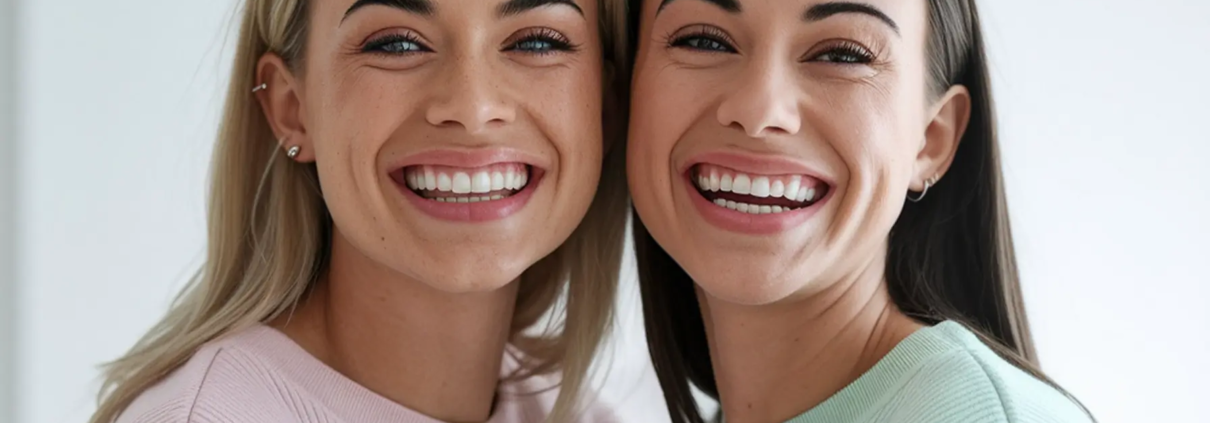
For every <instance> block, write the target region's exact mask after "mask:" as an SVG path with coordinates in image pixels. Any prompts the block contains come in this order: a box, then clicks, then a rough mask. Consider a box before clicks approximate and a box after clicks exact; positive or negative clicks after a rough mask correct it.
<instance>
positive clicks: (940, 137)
mask: <svg viewBox="0 0 1210 423" xmlns="http://www.w3.org/2000/svg"><path fill="white" fill-rule="evenodd" d="M931 116H932V119H931V120H930V121H929V123H928V127H927V128H925V130H924V144H923V145H922V146H921V148H920V152H919V153H917V155H916V176H915V179H914V180H913V181H912V183H911V185H910V187H911V189H912V190H913V191H921V190H923V189H924V181H926V180H928V179H929V178H934V177H935V178H937V179H938V180H939V179H941V177H942V176H944V175H945V172H946V171H948V170H949V167H950V164H951V163H953V162H954V154H956V153H957V152H958V143H960V142H961V141H962V134H964V133H965V132H966V125H967V123H968V122H970V116H971V96H970V91H968V90H967V89H966V87H964V86H961V85H955V86H954V87H952V88H950V89H949V91H947V92H946V93H945V96H943V97H942V98H941V99H940V100H939V101H938V102H937V103H936V104H935V105H934V106H933V108H932V110H931Z"/></svg>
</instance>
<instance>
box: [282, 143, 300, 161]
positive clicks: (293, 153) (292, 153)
mask: <svg viewBox="0 0 1210 423" xmlns="http://www.w3.org/2000/svg"><path fill="white" fill-rule="evenodd" d="M300 152H302V147H299V146H297V145H296V146H293V147H290V148H289V149H288V150H286V157H289V158H291V159H293V158H296V157H298V153H300Z"/></svg>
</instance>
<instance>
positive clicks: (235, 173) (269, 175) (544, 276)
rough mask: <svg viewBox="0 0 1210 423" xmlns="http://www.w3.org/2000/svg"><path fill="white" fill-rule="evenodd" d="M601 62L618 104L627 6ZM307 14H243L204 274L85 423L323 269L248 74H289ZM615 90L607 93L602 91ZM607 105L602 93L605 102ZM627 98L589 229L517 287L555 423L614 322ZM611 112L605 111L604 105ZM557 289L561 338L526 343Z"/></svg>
mask: <svg viewBox="0 0 1210 423" xmlns="http://www.w3.org/2000/svg"><path fill="white" fill-rule="evenodd" d="M599 2H600V28H601V40H602V41H601V42H602V48H603V52H604V53H603V54H604V56H605V57H604V59H605V61H606V63H607V64H608V65H607V66H608V67H609V68H610V69H609V70H610V71H609V72H605V75H606V78H609V79H611V80H612V83H613V84H612V85H613V86H614V87H615V89H614V91H615V92H618V93H624V92H625V91H626V88H627V87H628V85H627V84H628V82H629V77H628V71H629V65H628V63H627V60H628V58H627V43H626V39H625V38H626V31H625V30H626V16H627V15H626V11H625V2H624V1H623V0H599ZM307 20H308V1H307V0H246V2H245V4H244V5H243V14H242V18H241V24H240V25H241V26H240V32H239V38H238V40H237V47H236V51H235V60H234V66H233V69H232V74H231V82H230V85H229V87H228V90H227V100H226V105H225V107H224V114H223V119H222V121H221V125H220V128H219V133H218V140H217V143H216V145H215V150H214V157H213V160H214V162H213V168H212V169H211V172H212V173H211V178H212V180H211V186H210V203H209V211H208V217H207V231H208V233H207V237H208V243H207V255H206V262H205V264H204V265H203V266H202V268H201V269H200V270H199V271H198V273H197V274H196V275H195V276H194V277H193V278H192V279H191V280H190V282H189V284H188V286H187V287H186V288H185V289H184V290H183V291H182V292H181V294H180V295H179V296H178V297H177V298H176V300H175V301H174V302H173V304H172V306H171V307H170V309H169V311H168V313H167V315H166V316H165V317H164V318H163V320H161V321H160V322H159V323H157V324H156V325H155V326H154V327H152V329H151V330H150V331H149V332H148V333H147V334H146V335H144V336H143V338H142V339H140V340H139V341H138V343H136V344H135V345H134V347H132V348H131V350H130V351H129V352H127V353H126V354H125V355H124V356H122V357H121V358H119V359H117V360H115V361H113V362H111V363H108V364H106V365H105V367H104V375H103V384H102V387H101V391H100V394H99V395H98V401H99V406H98V409H97V411H96V413H95V414H94V415H93V417H92V419H91V422H92V423H109V422H112V421H114V420H116V419H117V417H118V416H119V415H120V414H121V413H122V411H123V410H124V409H125V408H126V407H127V406H129V405H130V403H131V402H132V401H133V400H134V399H135V398H136V397H138V396H139V394H141V393H142V392H143V391H144V390H146V389H147V388H149V387H151V386H152V385H154V384H155V383H156V382H158V381H160V380H161V379H162V378H164V377H165V376H167V375H168V374H169V373H171V372H172V371H173V370H175V369H176V368H178V367H179V366H181V365H182V364H184V363H185V362H186V361H187V360H188V359H189V358H190V357H191V356H192V355H193V354H194V353H195V352H196V351H197V350H198V348H199V347H201V346H202V345H203V344H205V343H207V342H209V341H211V340H214V339H216V338H218V337H220V336H222V335H224V334H227V333H231V332H234V331H238V330H240V329H243V328H246V327H249V326H252V325H254V324H257V323H260V322H266V321H269V320H271V319H273V318H275V317H277V316H279V315H280V314H281V313H283V312H286V311H288V310H289V309H290V308H291V307H292V306H293V305H294V304H296V303H297V302H298V301H299V299H301V298H302V297H303V295H304V294H305V293H306V292H307V289H308V288H309V287H310V286H311V284H312V283H313V282H314V281H315V280H316V278H317V277H318V276H319V275H320V273H321V272H322V271H323V268H324V266H325V265H326V262H327V255H328V251H327V250H328V242H329V237H330V235H329V234H330V227H331V224H332V222H331V218H330V217H329V216H328V212H327V208H326V206H325V205H324V202H323V199H322V197H321V196H320V194H319V183H318V180H319V179H318V176H317V174H316V170H315V166H314V165H300V164H296V163H294V162H292V161H290V160H289V159H287V158H286V157H284V155H282V154H281V153H280V149H279V148H278V146H277V142H276V141H275V140H274V135H273V132H272V131H271V130H270V128H269V125H268V122H267V121H266V120H265V117H264V115H263V113H262V112H261V109H260V107H259V105H258V104H257V103H256V102H255V98H254V97H253V96H252V95H251V94H250V93H251V91H252V88H253V85H254V82H253V81H254V76H255V71H256V66H257V62H258V60H259V59H260V57H261V56H262V55H264V54H265V53H268V52H273V53H276V54H278V55H279V56H281V57H282V58H283V60H285V61H286V63H287V64H288V65H289V66H291V67H292V68H295V69H297V68H298V65H299V64H300V63H301V58H302V54H303V50H304V48H305V40H306V36H307V23H308V22H307ZM609 86H610V85H606V87H607V88H608V87H609ZM606 96H607V97H608V96H609V93H607V94H606ZM625 97H626V96H625V94H619V98H614V99H612V100H613V102H616V104H613V105H612V106H613V107H607V108H606V114H607V116H606V117H607V119H606V122H605V123H606V125H605V128H606V130H605V132H606V134H604V136H605V137H606V142H607V143H608V144H610V145H611V147H612V148H610V149H609V150H608V152H607V154H606V156H605V162H604V164H603V168H602V171H601V172H602V174H601V183H600V187H599V189H598V191H597V193H596V196H595V198H594V199H593V203H592V206H591V207H590V209H589V211H588V213H587V215H586V216H585V219H584V221H583V222H582V223H581V224H580V225H579V227H577V228H576V230H575V231H574V232H573V233H572V235H571V237H570V238H569V239H568V240H567V241H566V242H565V243H563V245H562V246H560V247H559V248H558V249H557V250H556V251H555V252H554V253H552V254H551V255H549V256H547V257H545V258H543V259H542V260H540V261H539V262H538V263H536V264H535V265H534V266H532V267H531V268H530V269H528V270H526V272H525V273H524V274H522V276H521V281H520V284H521V285H520V289H519V294H518V297H517V306H516V313H515V315H514V318H513V324H512V340H511V342H512V343H513V344H514V345H516V346H517V347H518V348H519V349H520V350H521V351H522V352H523V353H524V354H525V357H526V361H525V363H526V367H525V371H524V372H523V373H521V374H518V375H517V377H527V376H529V375H533V374H538V373H547V372H553V371H556V370H561V371H562V372H563V374H562V378H561V380H562V387H561V390H560V392H559V396H558V399H557V401H556V403H555V407H554V410H553V411H552V413H551V416H550V419H549V420H552V421H556V422H564V421H570V420H571V419H572V417H573V416H574V415H575V414H576V413H577V412H578V411H579V410H577V407H576V404H577V400H578V399H579V397H580V395H579V394H580V393H581V389H582V388H583V386H584V385H585V381H586V380H588V379H589V378H588V372H589V368H590V365H591V364H592V361H593V357H594V356H595V354H596V352H597V350H598V348H599V347H600V344H601V340H602V338H603V337H604V336H605V333H606V330H607V329H608V328H609V327H610V325H611V324H612V320H613V302H614V301H613V300H614V297H615V293H616V288H617V280H618V273H619V269H620V267H621V258H622V246H623V236H624V233H625V224H626V208H627V191H626V182H625V166H624V163H623V161H622V160H624V157H625V152H624V151H623V150H624V145H625V142H624V140H621V139H619V138H620V137H622V136H624V134H625V130H624V129H620V128H624V127H625V120H626V118H625V113H624V110H625V109H624V107H621V106H622V105H625V104H627V103H626V101H625ZM606 103H607V106H609V103H611V102H610V101H607V102H606ZM564 288H566V293H567V302H566V305H565V306H564V307H562V310H555V311H563V312H565V314H564V315H563V319H562V322H561V323H562V324H561V330H560V331H559V332H557V333H556V332H554V329H551V328H548V330H546V331H545V332H544V333H542V334H539V335H526V334H525V333H523V332H524V331H525V329H527V328H530V327H531V326H534V325H535V324H537V322H538V321H539V320H541V318H542V316H543V315H544V314H546V313H547V312H549V311H551V309H552V308H553V306H554V305H555V303H556V302H557V300H558V299H559V296H560V294H561V293H562V292H563V290H564Z"/></svg>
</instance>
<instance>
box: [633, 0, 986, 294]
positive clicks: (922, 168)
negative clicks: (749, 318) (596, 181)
mask: <svg viewBox="0 0 1210 423" xmlns="http://www.w3.org/2000/svg"><path fill="white" fill-rule="evenodd" d="M926 17H927V9H926V5H925V3H924V2H923V1H892V0H875V1H870V2H867V3H862V4H856V3H839V2H822V1H818V0H797V1H756V0H672V1H670V0H666V1H663V2H661V1H657V0H651V1H644V2H643V10H642V18H641V25H640V36H639V51H638V54H637V58H636V68H635V78H634V86H633V93H632V95H633V97H632V99H633V101H632V104H631V110H632V114H631V120H630V123H631V126H630V140H629V142H630V145H629V157H628V163H629V164H628V172H629V174H630V181H631V182H630V183H631V193H632V196H633V198H634V204H635V207H636V209H637V210H638V213H639V215H640V217H641V218H642V220H643V222H644V224H645V225H646V227H647V228H648V231H649V232H650V233H651V235H652V236H653V237H654V238H655V240H656V241H657V242H658V243H659V244H660V245H661V246H662V247H663V248H664V249H665V250H666V251H667V252H668V253H669V255H671V256H672V258H673V259H675V260H676V261H677V263H678V264H680V265H681V267H682V268H684V270H685V271H686V272H687V273H688V274H689V275H690V276H691V277H692V278H693V279H694V281H696V282H697V284H698V285H699V286H700V287H701V288H702V289H703V290H704V291H705V292H706V293H708V294H710V295H712V296H714V297H718V298H721V299H724V300H728V301H733V302H737V303H744V304H763V303H769V302H774V301H778V300H782V299H786V298H789V297H793V296H795V294H804V295H809V294H810V293H812V292H816V291H818V290H819V289H822V288H823V287H826V286H828V285H829V284H831V283H833V282H836V281H838V280H841V279H844V278H848V277H852V276H854V275H856V274H858V273H860V272H862V271H864V270H865V269H867V268H871V266H877V265H879V261H878V259H879V258H880V257H881V256H884V255H885V253H886V251H885V245H886V240H887V235H888V233H889V232H890V229H891V227H892V225H893V224H894V222H895V220H896V218H897V217H898V216H899V213H900V211H901V209H902V207H903V203H904V198H905V194H906V193H907V192H908V191H909V190H920V189H922V188H923V187H922V181H924V180H925V179H928V178H929V177H931V176H934V175H937V174H940V173H943V171H944V168H945V167H946V166H947V164H948V162H949V161H950V160H951V158H952V156H953V152H954V150H955V149H956V146H957V139H958V138H960V134H961V132H962V126H963V125H964V124H965V115H964V110H965V109H963V108H962V106H961V105H962V104H965V103H964V102H965V98H966V97H965V96H966V94H965V91H964V90H963V89H961V88H960V87H959V88H957V89H954V90H952V91H951V92H950V93H944V95H942V96H941V99H940V100H937V98H935V96H934V95H932V94H931V93H930V92H928V90H927V86H928V84H927V77H926V76H927V72H926V70H927V61H926V55H925V50H926V48H925V41H926V37H925V35H926V30H927V27H926V26H927V25H926V22H927V19H926ZM877 271H879V272H881V269H877Z"/></svg>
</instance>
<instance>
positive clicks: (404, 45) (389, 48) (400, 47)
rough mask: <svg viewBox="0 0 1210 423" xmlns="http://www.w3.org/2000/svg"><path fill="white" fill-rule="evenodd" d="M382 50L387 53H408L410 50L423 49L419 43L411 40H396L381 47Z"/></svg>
mask: <svg viewBox="0 0 1210 423" xmlns="http://www.w3.org/2000/svg"><path fill="white" fill-rule="evenodd" d="M379 49H380V50H382V51H385V52H387V53H407V52H410V51H422V50H421V48H420V45H419V44H416V43H413V42H411V41H396V42H392V43H390V44H387V45H384V46H382V47H379Z"/></svg>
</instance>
